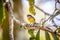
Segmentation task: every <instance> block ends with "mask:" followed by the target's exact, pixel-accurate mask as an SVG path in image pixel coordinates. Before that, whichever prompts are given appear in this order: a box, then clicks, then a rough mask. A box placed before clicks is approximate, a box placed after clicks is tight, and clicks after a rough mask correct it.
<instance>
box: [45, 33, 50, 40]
mask: <svg viewBox="0 0 60 40" xmlns="http://www.w3.org/2000/svg"><path fill="white" fill-rule="evenodd" d="M45 37H46V40H51V39H50V36H49V33H48V32H45Z"/></svg>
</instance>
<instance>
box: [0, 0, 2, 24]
mask: <svg viewBox="0 0 60 40" xmlns="http://www.w3.org/2000/svg"><path fill="white" fill-rule="evenodd" d="M2 19H3V0H0V24H2Z"/></svg>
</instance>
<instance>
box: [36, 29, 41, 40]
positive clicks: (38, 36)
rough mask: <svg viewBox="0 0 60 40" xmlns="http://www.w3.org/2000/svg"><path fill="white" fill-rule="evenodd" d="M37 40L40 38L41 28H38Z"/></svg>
mask: <svg viewBox="0 0 60 40" xmlns="http://www.w3.org/2000/svg"><path fill="white" fill-rule="evenodd" d="M36 40H40V30H38V32H37V34H36Z"/></svg>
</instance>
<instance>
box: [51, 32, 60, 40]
mask: <svg viewBox="0 0 60 40" xmlns="http://www.w3.org/2000/svg"><path fill="white" fill-rule="evenodd" d="M51 34H52V37H53V38H54V40H59V38H58V37H57V35H56V34H54V33H51Z"/></svg>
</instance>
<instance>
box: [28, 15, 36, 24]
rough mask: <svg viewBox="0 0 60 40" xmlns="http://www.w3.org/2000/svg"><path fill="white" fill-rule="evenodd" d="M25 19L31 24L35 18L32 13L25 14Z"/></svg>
mask: <svg viewBox="0 0 60 40" xmlns="http://www.w3.org/2000/svg"><path fill="white" fill-rule="evenodd" d="M27 20H28V22H30V23H31V24H34V23H35V18H34V17H33V16H32V15H27Z"/></svg>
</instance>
